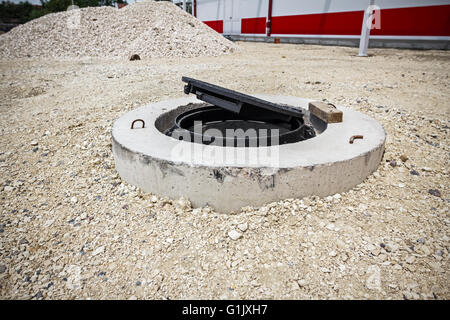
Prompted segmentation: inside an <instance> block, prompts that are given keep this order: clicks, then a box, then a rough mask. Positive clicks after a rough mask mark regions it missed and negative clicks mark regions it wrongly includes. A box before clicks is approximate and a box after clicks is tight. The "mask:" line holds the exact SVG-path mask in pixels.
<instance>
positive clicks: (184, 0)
mask: <svg viewBox="0 0 450 320" xmlns="http://www.w3.org/2000/svg"><path fill="white" fill-rule="evenodd" d="M183 10H184V11H186V0H183Z"/></svg>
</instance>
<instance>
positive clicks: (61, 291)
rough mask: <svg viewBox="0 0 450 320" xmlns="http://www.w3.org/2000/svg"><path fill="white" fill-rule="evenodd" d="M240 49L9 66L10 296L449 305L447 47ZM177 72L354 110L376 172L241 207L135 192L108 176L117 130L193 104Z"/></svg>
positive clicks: (1, 250)
mask: <svg viewBox="0 0 450 320" xmlns="http://www.w3.org/2000/svg"><path fill="white" fill-rule="evenodd" d="M238 45H239V47H240V48H241V50H239V51H238V52H235V53H234V54H232V55H224V56H220V57H197V58H185V59H181V58H162V59H143V60H140V61H117V60H106V59H101V60H87V59H84V60H74V61H56V60H3V61H0V75H1V81H0V94H1V96H2V97H3V98H2V100H1V105H0V110H1V111H0V123H1V135H0V145H1V150H0V190H1V192H0V197H1V200H0V201H1V213H0V239H1V241H0V297H1V298H3V299H12V298H14V299H63V298H68V299H72V298H77V299H85V298H103V299H105V298H123V299H142V298H147V299H181V298H201V299H203V298H221V299H222V298H256V299H257V298H269V299H271V298H281V299H311V298H320V299H337V298H344V299H357V298H362V299H366V298H368V299H377V298H382V299H449V298H450V293H449V258H448V255H449V223H450V218H449V214H448V211H449V210H448V201H449V180H448V175H449V172H448V163H449V129H450V123H449V111H450V110H449V105H448V101H449V100H450V91H449V79H448V78H449V73H450V67H449V66H450V64H449V60H450V53H448V52H444V51H406V50H405V51H401V50H394V49H389V50H375V49H372V50H370V51H371V53H372V54H373V56H371V57H368V58H358V57H356V56H355V54H356V53H357V49H355V48H340V47H321V46H311V45H287V44H286V45H285V44H281V45H275V44H263V43H239V44H238ZM182 75H186V76H191V77H194V78H199V79H203V80H205V81H210V82H213V83H217V84H219V85H223V86H227V87H230V88H232V89H237V90H240V91H243V92H247V93H267V94H279V95H294V96H299V97H305V98H313V99H319V100H321V99H328V100H329V101H332V102H334V103H337V104H340V105H345V106H349V107H351V108H353V109H355V110H359V111H362V112H364V113H366V114H368V115H370V116H372V117H374V118H375V119H377V120H378V121H380V122H381V123H382V124H383V125H384V127H385V129H386V132H387V141H386V152H385V155H384V158H383V160H382V163H381V164H380V166H379V169H378V170H377V171H376V172H375V173H374V174H373V175H371V176H370V177H369V178H368V179H366V181H364V182H363V183H361V184H360V185H358V186H357V187H355V188H354V189H353V190H351V191H349V192H346V193H342V194H336V195H334V196H331V197H326V198H317V197H311V198H306V199H286V200H283V201H280V202H276V203H268V204H267V205H265V206H264V207H261V208H252V207H246V208H243V209H242V210H241V211H239V212H236V213H235V214H231V215H224V214H218V213H216V212H215V211H214V210H213V209H211V208H208V207H206V208H191V207H190V204H189V202H188V201H187V200H186V199H167V198H164V197H163V196H162V195H152V194H142V193H141V192H140V191H139V190H138V189H136V188H134V187H132V186H130V185H128V184H127V183H125V182H123V181H121V179H120V178H119V176H118V175H117V173H116V171H115V169H114V161H113V157H112V153H111V125H112V122H113V121H114V120H115V119H116V118H117V117H119V116H120V115H122V114H124V113H126V112H127V111H129V110H131V109H134V108H136V107H138V106H141V105H142V104H144V103H149V102H155V101H160V100H165V99H168V98H174V97H179V96H183V93H182V88H183V83H182V82H181V81H180V78H181V76H182ZM299 183H301V181H299ZM233 230H234V231H233ZM232 238H233V239H236V240H233V239H232Z"/></svg>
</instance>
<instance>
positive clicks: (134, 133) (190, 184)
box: [112, 77, 386, 212]
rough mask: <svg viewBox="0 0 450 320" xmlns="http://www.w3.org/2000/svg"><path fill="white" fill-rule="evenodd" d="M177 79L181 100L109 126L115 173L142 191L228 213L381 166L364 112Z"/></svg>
mask: <svg viewBox="0 0 450 320" xmlns="http://www.w3.org/2000/svg"><path fill="white" fill-rule="evenodd" d="M182 80H183V81H184V82H185V83H186V85H185V88H184V92H185V93H186V94H188V95H189V96H188V97H184V98H179V99H173V100H167V101H161V102H158V103H153V104H150V105H146V106H143V107H141V108H138V109H135V110H132V111H130V112H128V113H126V114H124V115H123V116H122V117H120V118H119V119H117V120H116V121H115V122H114V125H113V130H112V137H113V143H112V146H113V154H114V160H115V165H116V169H117V171H118V173H119V175H120V176H121V177H122V179H124V180H125V181H127V182H128V183H130V184H132V185H135V186H138V187H139V188H141V189H142V190H143V191H144V192H152V193H154V194H158V195H163V196H167V197H171V198H179V197H186V198H188V199H189V200H191V202H192V204H193V205H194V206H205V205H210V206H212V207H214V208H215V209H216V210H217V211H219V212H231V211H236V210H239V209H240V208H241V207H244V206H260V205H263V204H265V203H268V202H272V201H278V200H282V199H289V198H302V197H305V196H310V195H317V196H328V195H333V194H335V193H340V192H344V191H347V190H349V189H351V188H353V187H354V186H356V185H357V184H359V183H361V182H362V181H363V180H364V179H365V178H366V177H367V176H368V175H369V174H371V173H372V172H373V171H375V170H376V169H377V167H378V165H379V163H380V161H381V158H382V155H383V152H384V143H385V138H386V136H385V132H384V129H383V127H382V126H381V125H380V124H379V123H378V122H377V121H375V120H374V119H372V118H371V117H369V116H367V115H365V114H362V113H360V112H357V111H354V110H351V109H349V108H345V107H341V106H334V105H332V104H329V103H325V102H321V101H313V100H309V99H303V98H298V97H285V96H269V95H256V96H249V95H246V94H243V93H239V92H236V91H232V90H229V89H226V88H223V87H219V86H216V85H213V84H210V83H206V82H202V81H199V80H195V79H192V78H186V77H183V78H182ZM139 123H140V124H139ZM255 159H256V161H254V160H255Z"/></svg>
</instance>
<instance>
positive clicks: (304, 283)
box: [297, 279, 308, 288]
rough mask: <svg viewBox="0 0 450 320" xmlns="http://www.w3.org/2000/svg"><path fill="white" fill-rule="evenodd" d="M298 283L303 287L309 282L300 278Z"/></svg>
mask: <svg viewBox="0 0 450 320" xmlns="http://www.w3.org/2000/svg"><path fill="white" fill-rule="evenodd" d="M297 283H298V285H299V286H300V288H301V287H304V286H306V285H307V284H308V282H307V281H306V280H305V279H300V280H298V281H297Z"/></svg>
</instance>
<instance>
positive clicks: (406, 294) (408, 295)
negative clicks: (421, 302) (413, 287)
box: [403, 291, 413, 300]
mask: <svg viewBox="0 0 450 320" xmlns="http://www.w3.org/2000/svg"><path fill="white" fill-rule="evenodd" d="M403 299H405V300H411V299H413V295H412V293H411V292H409V291H404V292H403Z"/></svg>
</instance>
